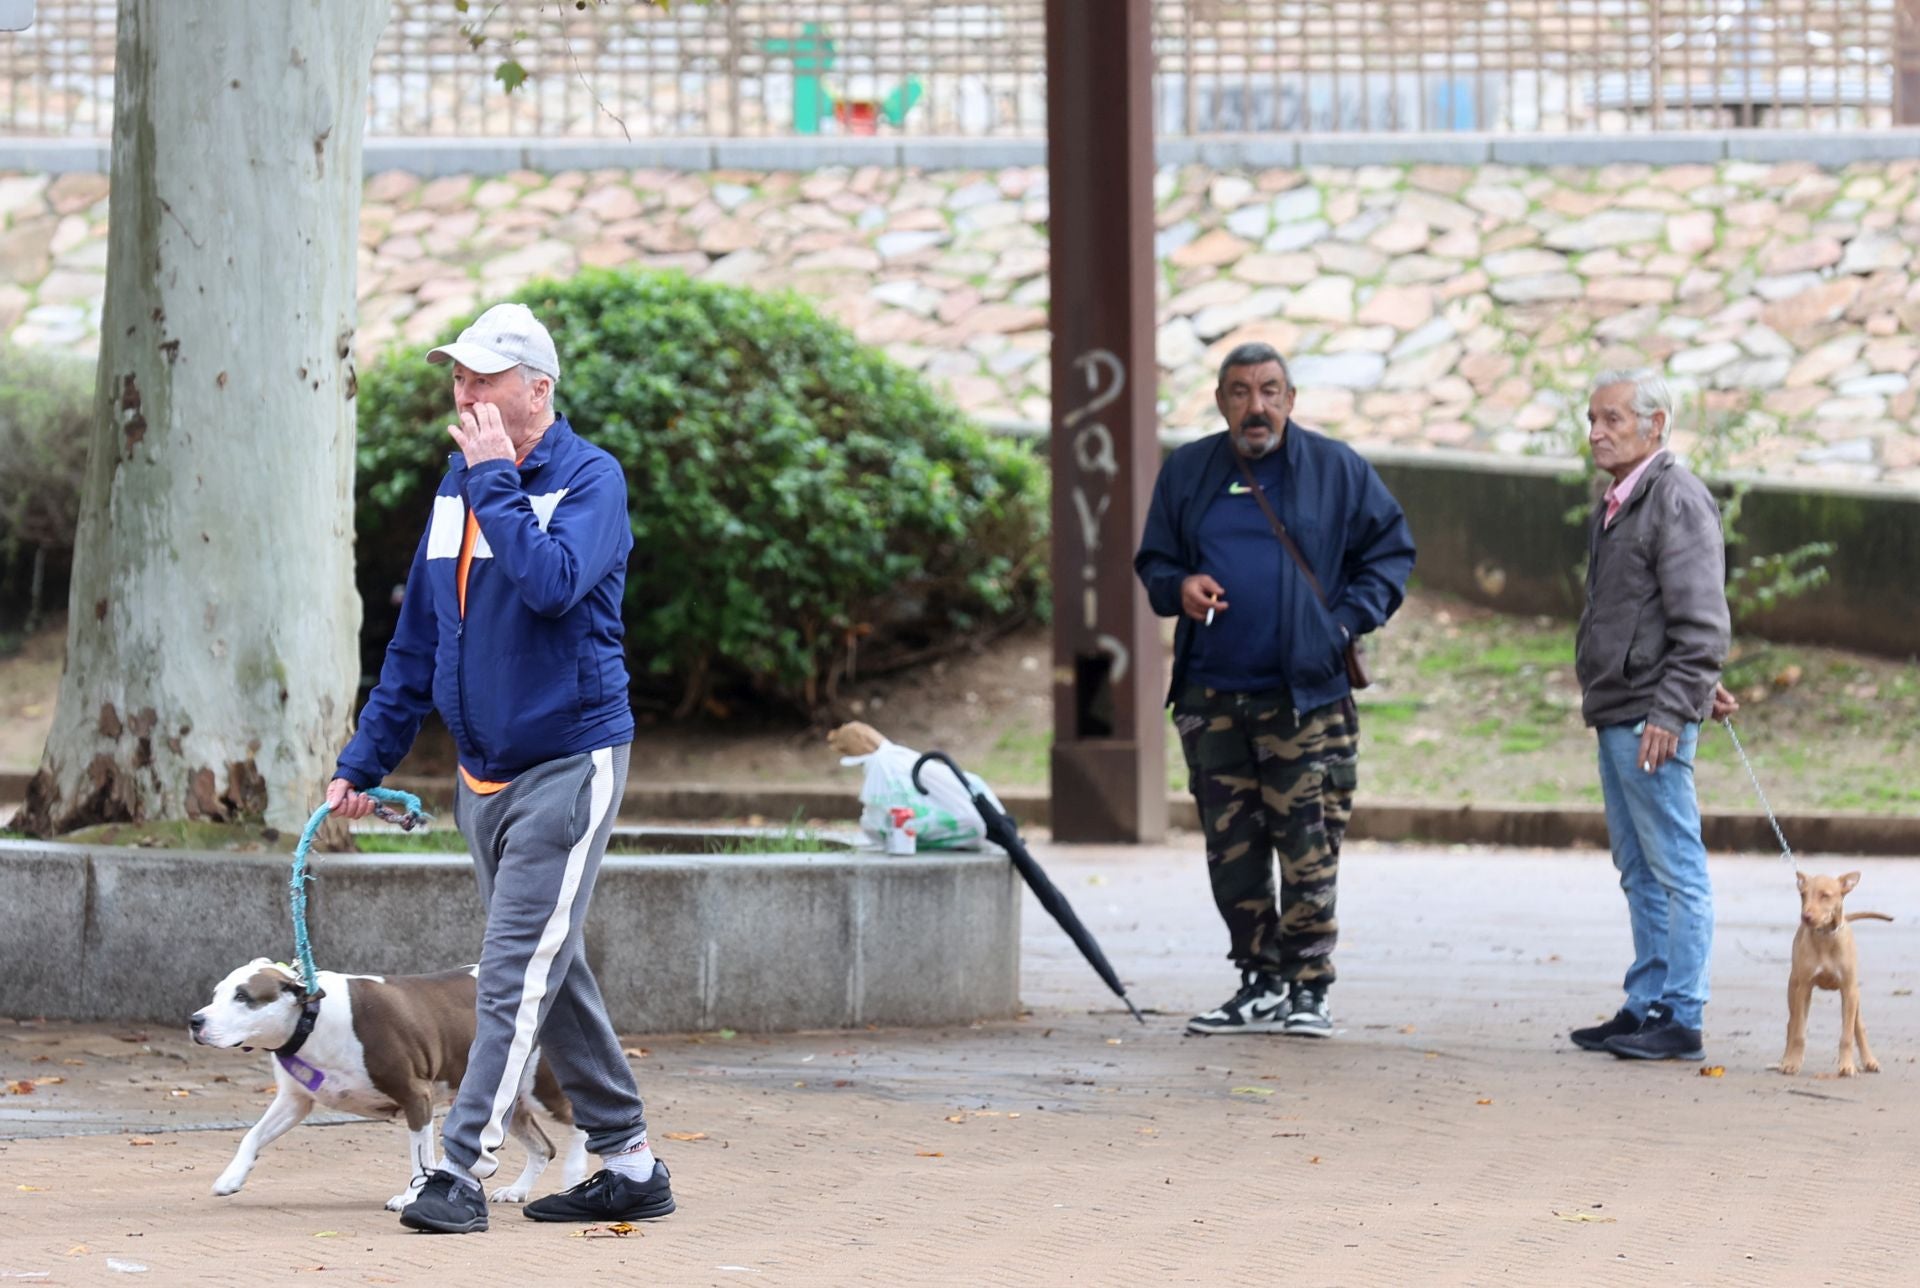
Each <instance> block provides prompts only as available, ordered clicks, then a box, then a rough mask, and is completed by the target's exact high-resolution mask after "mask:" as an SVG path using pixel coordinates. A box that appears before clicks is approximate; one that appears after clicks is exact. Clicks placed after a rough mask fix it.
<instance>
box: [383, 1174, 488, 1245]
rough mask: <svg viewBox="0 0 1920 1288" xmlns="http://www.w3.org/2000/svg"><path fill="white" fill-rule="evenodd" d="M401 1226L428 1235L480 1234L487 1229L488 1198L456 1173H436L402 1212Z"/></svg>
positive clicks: (476, 1186) (477, 1187) (478, 1188)
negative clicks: (456, 1175) (460, 1178)
mask: <svg viewBox="0 0 1920 1288" xmlns="http://www.w3.org/2000/svg"><path fill="white" fill-rule="evenodd" d="M400 1224H401V1225H404V1226H406V1227H407V1228H408V1229H409V1230H420V1231H423V1232H425V1233H427V1234H477V1233H479V1232H480V1231H482V1230H484V1229H486V1228H487V1196H486V1195H485V1194H483V1193H481V1192H480V1187H479V1186H478V1185H468V1184H467V1183H466V1182H465V1181H462V1180H459V1179H457V1178H455V1176H454V1174H453V1173H452V1172H443V1171H436V1172H434V1174H433V1175H432V1176H429V1177H428V1178H427V1183H426V1184H425V1185H422V1186H421V1187H420V1196H419V1197H418V1198H416V1199H414V1201H413V1202H411V1203H409V1204H407V1205H406V1206H405V1207H404V1208H401V1209H400Z"/></svg>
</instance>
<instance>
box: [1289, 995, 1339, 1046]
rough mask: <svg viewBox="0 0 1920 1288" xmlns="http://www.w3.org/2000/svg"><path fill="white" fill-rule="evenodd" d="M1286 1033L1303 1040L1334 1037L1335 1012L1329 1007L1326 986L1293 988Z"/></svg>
mask: <svg viewBox="0 0 1920 1288" xmlns="http://www.w3.org/2000/svg"><path fill="white" fill-rule="evenodd" d="M1286 1032H1288V1033H1291V1034H1293V1035H1294V1036H1295V1037H1301V1038H1330V1037H1332V1036H1333V1012H1332V1011H1331V1010H1330V1009H1329V1008H1328V1006H1327V986H1326V985H1325V984H1300V983H1296V984H1295V985H1294V986H1293V996H1292V998H1291V1000H1290V1001H1289V1002H1288V1004H1287V1024H1286Z"/></svg>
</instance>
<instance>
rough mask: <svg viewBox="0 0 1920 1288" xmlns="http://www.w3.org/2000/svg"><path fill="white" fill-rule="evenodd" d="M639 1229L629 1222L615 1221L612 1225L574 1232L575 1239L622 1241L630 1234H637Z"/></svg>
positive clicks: (592, 1226) (595, 1226) (593, 1226)
mask: <svg viewBox="0 0 1920 1288" xmlns="http://www.w3.org/2000/svg"><path fill="white" fill-rule="evenodd" d="M639 1233H640V1228H639V1227H638V1226H636V1225H634V1224H633V1223H632V1222H630V1221H615V1222H614V1223H613V1224H612V1225H590V1226H588V1227H587V1228H586V1229H584V1230H575V1231H574V1232H573V1237H574V1238H576V1239H624V1238H626V1237H627V1236H628V1235H630V1234H639Z"/></svg>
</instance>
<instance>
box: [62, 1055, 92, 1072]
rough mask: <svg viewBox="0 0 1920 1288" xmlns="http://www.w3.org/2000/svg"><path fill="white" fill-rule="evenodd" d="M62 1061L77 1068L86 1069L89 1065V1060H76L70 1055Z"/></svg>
mask: <svg viewBox="0 0 1920 1288" xmlns="http://www.w3.org/2000/svg"><path fill="white" fill-rule="evenodd" d="M60 1063H61V1064H69V1065H72V1066H73V1067H74V1068H76V1069H84V1068H86V1067H87V1062H86V1061H85V1060H75V1059H73V1058H72V1057H68V1058H67V1059H65V1060H62V1061H61V1062H60Z"/></svg>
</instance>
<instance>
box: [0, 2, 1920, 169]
mask: <svg viewBox="0 0 1920 1288" xmlns="http://www.w3.org/2000/svg"><path fill="white" fill-rule="evenodd" d="M183 2H187V0H183ZM1154 21H1155V61H1156V64H1157V66H1156V76H1155V94H1156V102H1155V109H1156V117H1157V120H1158V125H1159V128H1160V131H1161V132H1162V133H1163V134H1169V135H1192V134H1222V133H1225V134H1235V133H1262V134H1265V133H1315V134H1324V133H1334V132H1345V131H1449V130H1491V131H1499V132H1511V133H1533V132H1541V131H1563V130H1565V131H1604V132H1615V133H1617V132H1622V131H1642V130H1668V129H1699V128H1720V127H1741V126H1754V125H1769V126H1778V127H1786V128H1804V129H1821V128H1833V127H1842V126H1853V127H1858V126H1867V127H1872V126H1882V125H1888V124H1894V123H1905V122H1910V121H1920V48H1917V47H1916V46H1917V45H1920V0H1154ZM476 22H477V23H478V24H479V26H478V28H477V34H481V35H484V36H486V37H488V41H487V43H486V44H484V45H483V46H482V47H481V48H479V49H475V48H474V46H473V43H472V41H470V40H469V39H468V34H467V27H466V26H465V24H469V23H476ZM113 24H114V3H113V0H40V4H39V17H38V21H37V22H36V23H35V25H34V27H32V28H31V29H29V30H28V31H26V32H23V33H18V34H14V35H0V133H6V134H29V135H32V134H43V135H78V136H99V135H103V134H105V133H106V132H107V128H108V125H109V122H110V119H111V115H112V100H113ZM516 32H519V33H522V34H521V35H520V37H519V38H518V39H517V40H512V39H511V38H512V36H513V35H514V33H516ZM509 40H510V41H511V43H503V42H507V41H509ZM505 57H512V58H513V59H515V60H516V61H518V62H519V63H520V64H522V65H523V66H524V67H525V68H526V69H527V71H528V72H529V73H530V79H529V80H528V81H527V83H526V84H525V85H524V86H522V87H521V88H520V89H519V90H518V91H516V92H515V93H513V94H507V93H506V92H505V91H504V90H503V89H502V87H501V86H500V85H499V84H498V83H497V82H496V81H495V80H494V79H493V70H494V68H495V66H496V65H497V64H498V63H499V62H500V61H502V59H503V58H505ZM1045 129H1046V86H1045V6H1044V0H970V2H961V0H889V2H888V3H851V2H849V0H718V2H716V3H713V4H711V5H701V4H693V3H687V2H686V0H680V2H679V3H676V4H674V5H673V6H672V8H671V9H669V10H666V11H662V10H659V9H656V8H655V7H653V6H652V5H650V4H645V3H639V2H638V0H606V2H605V3H600V4H596V5H589V6H588V7H587V8H586V9H585V10H580V9H577V8H576V7H575V5H574V4H573V3H572V0H499V2H498V3H496V4H493V5H491V6H489V5H485V4H480V3H476V4H474V5H472V6H471V8H470V10H469V13H468V14H466V15H461V14H459V13H457V12H456V11H455V10H454V8H453V5H452V3H451V2H450V0H394V4H393V20H392V22H391V24H390V25H389V27H388V29H387V31H386V33H385V35H384V37H383V38H382V40H381V43H380V47H379V51H378V53H377V54H376V55H375V58H374V62H373V78H372V89H371V93H370V95H369V103H368V132H369V133H370V134H372V135H376V136H380V135H413V136H417V135H437V136H453V135H467V136H491V137H500V136H506V137H534V136H542V137H558V136H599V137H619V136H620V135H622V134H623V133H624V134H626V135H629V136H631V137H634V138H643V137H656V138H677V137H703V136H753V137H769V136H784V135H807V134H848V133H855V134H857V133H869V132H871V133H898V134H911V135H938V136H953V135H960V136H993V137H1021V136H1027V137H1033V136H1038V135H1041V134H1044V133H1045Z"/></svg>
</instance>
